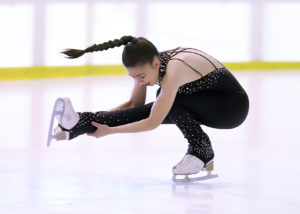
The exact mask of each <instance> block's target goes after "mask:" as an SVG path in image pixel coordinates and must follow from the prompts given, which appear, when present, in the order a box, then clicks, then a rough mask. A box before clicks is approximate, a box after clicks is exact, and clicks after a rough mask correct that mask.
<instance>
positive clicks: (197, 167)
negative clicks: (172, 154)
mask: <svg viewBox="0 0 300 214" xmlns="http://www.w3.org/2000/svg"><path fill="white" fill-rule="evenodd" d="M213 169H214V161H213V160H211V161H210V162H208V163H207V164H206V165H205V164H204V162H203V161H201V160H200V159H199V158H197V157H195V156H193V155H190V154H187V155H185V156H184V158H183V159H182V160H181V161H180V162H179V163H178V164H176V165H175V166H174V167H173V178H172V180H173V181H174V182H194V181H203V180H208V179H213V178H216V177H218V175H216V174H212V171H213ZM202 171H203V172H204V173H206V175H202V176H198V177H189V176H190V175H192V174H197V173H200V172H202ZM178 176H184V177H183V178H178Z"/></svg>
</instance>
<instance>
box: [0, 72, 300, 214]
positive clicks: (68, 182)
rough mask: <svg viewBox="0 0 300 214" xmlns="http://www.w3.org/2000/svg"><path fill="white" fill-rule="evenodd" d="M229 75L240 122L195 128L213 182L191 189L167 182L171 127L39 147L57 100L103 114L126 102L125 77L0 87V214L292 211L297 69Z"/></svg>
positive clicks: (176, 147) (297, 188)
mask: <svg viewBox="0 0 300 214" xmlns="http://www.w3.org/2000/svg"><path fill="white" fill-rule="evenodd" d="M234 75H235V76H236V78H237V79H238V80H239V81H240V83H241V84H242V85H243V86H244V88H245V90H246V91H247V92H248V94H249V99H250V111H249V115H248V118H247V120H246V121H245V122H244V123H243V124H242V125H241V126H239V127H238V128H235V129H229V130H219V129H211V128H208V127H205V126H203V129H204V131H205V132H206V133H207V134H208V135H209V136H210V139H211V141H212V144H213V148H214V150H215V173H217V174H218V175H219V177H218V178H216V179H213V180H209V181H202V182H196V183H191V184H174V183H173V182H172V180H171V177H172V173H171V170H172V167H173V165H175V164H176V163H177V162H179V161H180V160H181V158H182V157H183V155H184V154H185V152H186V149H187V142H186V140H185V139H184V138H183V135H182V134H181V132H180V130H179V129H178V128H177V127H176V126H175V125H161V126H159V127H158V128H157V129H155V130H153V131H150V132H143V133H136V134H115V135H109V136H105V137H103V138H99V139H96V138H91V137H88V136H86V135H85V136H80V137H78V138H76V139H74V140H72V141H69V142H55V141H53V142H52V144H51V147H50V148H47V147H46V141H47V132H48V125H49V122H50V116H51V111H52V107H53V104H54V101H55V99H56V98H57V97H64V96H68V97H70V99H71V100H72V102H73V106H74V107H75V109H76V110H77V111H100V110H101V111H102V110H108V109H110V108H113V107H115V106H117V105H119V104H121V103H122V102H125V101H127V99H128V98H129V96H130V93H131V88H132V86H133V80H132V79H131V78H130V77H129V76H102V77H83V78H70V79H41V80H24V81H7V82H0V100H1V105H0V108H1V111H0V130H1V132H0V133H1V135H0V213H1V214H2V213H3V214H16V213H20V214H21V213H22V214H24V213H30V214H36V213H38V214H40V213H42V214H46V213H49V214H50V213H51V214H54V213H70V214H77V213H78V214H79V213H84V214H94V213H105V214H109V213H120V214H127V213H128V214H129V213H130V214H133V213H143V214H147V213H149V214H150V213H151V214H152V213H164V214H167V213H170V214H171V213H172V214H177V213H178V214H179V213H180V214H183V213H189V214H194V213H197V214H199V213H211V214H213V213H218V214H219V213H222V214H227V213H228V214H241V213H243V214H245V213H251V214H253V213H264V214H266V213H270V214H277V213H286V214H294V213H295V214H296V213H300V196H299V195H300V183H299V180H300V168H299V163H300V155H299V154H300V135H299V131H300V126H299V121H300V111H299V109H300V84H299V83H300V72H299V71H298V72H297V71H281V72H280V71H274V72H263V71H262V72H234ZM157 88H158V87H157V86H155V87H152V88H151V87H150V88H149V90H148V95H147V102H150V101H153V100H154V99H155V92H156V90H157Z"/></svg>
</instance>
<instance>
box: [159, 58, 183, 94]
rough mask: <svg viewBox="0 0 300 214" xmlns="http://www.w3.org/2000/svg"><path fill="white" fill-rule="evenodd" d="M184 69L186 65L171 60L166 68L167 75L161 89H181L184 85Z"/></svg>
mask: <svg viewBox="0 0 300 214" xmlns="http://www.w3.org/2000/svg"><path fill="white" fill-rule="evenodd" d="M183 69H186V68H185V65H184V64H183V63H182V62H181V61H179V60H170V61H169V63H168V64H167V67H166V73H165V75H164V78H163V80H162V82H161V87H162V89H163V88H167V87H168V88H173V89H174V90H175V89H177V90H178V89H179V87H180V86H181V85H182V84H183V80H184V77H183V74H184V72H182V71H183Z"/></svg>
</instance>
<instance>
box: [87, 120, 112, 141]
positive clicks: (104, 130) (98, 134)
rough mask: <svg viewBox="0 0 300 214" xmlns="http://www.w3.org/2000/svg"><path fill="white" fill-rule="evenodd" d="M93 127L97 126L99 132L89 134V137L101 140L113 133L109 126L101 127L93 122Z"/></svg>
mask: <svg viewBox="0 0 300 214" xmlns="http://www.w3.org/2000/svg"><path fill="white" fill-rule="evenodd" d="M92 125H93V126H95V127H96V128H97V130H96V131H94V132H92V133H87V135H88V136H94V137H96V138H99V137H103V136H105V135H108V134H111V133H112V132H111V128H110V127H109V126H108V125H101V124H99V123H96V122H94V121H92Z"/></svg>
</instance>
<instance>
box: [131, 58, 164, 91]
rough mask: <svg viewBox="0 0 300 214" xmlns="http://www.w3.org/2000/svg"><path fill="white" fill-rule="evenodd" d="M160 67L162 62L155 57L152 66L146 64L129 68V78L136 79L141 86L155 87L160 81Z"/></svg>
mask: <svg viewBox="0 0 300 214" xmlns="http://www.w3.org/2000/svg"><path fill="white" fill-rule="evenodd" d="M159 66H160V60H159V58H158V57H157V56H154V59H153V62H152V63H151V64H149V63H146V64H144V65H138V66H133V67H127V68H126V70H127V72H128V74H129V76H131V77H132V78H134V80H135V81H136V82H137V83H139V84H140V85H145V86H153V85H154V84H155V83H156V82H157V80H158V70H159Z"/></svg>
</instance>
